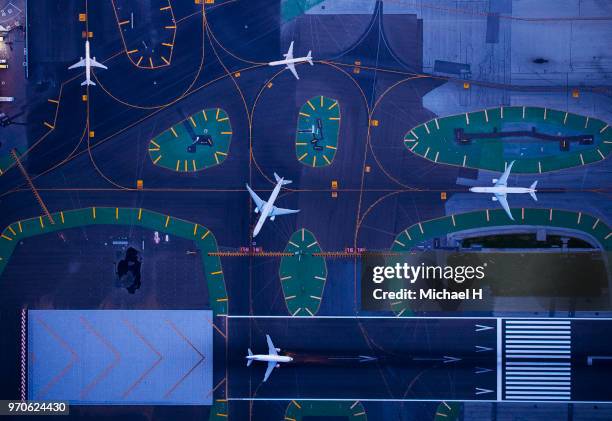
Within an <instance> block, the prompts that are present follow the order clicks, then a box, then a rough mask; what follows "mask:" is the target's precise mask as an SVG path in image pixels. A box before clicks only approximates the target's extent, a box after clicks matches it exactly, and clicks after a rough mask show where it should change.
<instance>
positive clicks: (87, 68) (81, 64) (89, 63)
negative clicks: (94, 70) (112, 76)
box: [68, 41, 108, 86]
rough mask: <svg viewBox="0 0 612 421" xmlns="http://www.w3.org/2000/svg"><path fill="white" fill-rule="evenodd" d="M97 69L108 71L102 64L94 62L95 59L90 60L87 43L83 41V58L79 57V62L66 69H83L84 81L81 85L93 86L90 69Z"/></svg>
mask: <svg viewBox="0 0 612 421" xmlns="http://www.w3.org/2000/svg"><path fill="white" fill-rule="evenodd" d="M92 66H93V67H99V68H100V69H108V67H106V66H105V65H103V64H100V63H98V62H97V61H96V58H95V57H94V58H91V57H90V55H89V41H85V58H83V57H81V60H80V61H79V62H78V63H75V64H73V65H72V66H70V67H69V68H68V69H76V68H77V67H85V81H84V82H83V83H81V86H83V85H93V86H95V85H96V84H95V83H93V82H92V81H91V67H92Z"/></svg>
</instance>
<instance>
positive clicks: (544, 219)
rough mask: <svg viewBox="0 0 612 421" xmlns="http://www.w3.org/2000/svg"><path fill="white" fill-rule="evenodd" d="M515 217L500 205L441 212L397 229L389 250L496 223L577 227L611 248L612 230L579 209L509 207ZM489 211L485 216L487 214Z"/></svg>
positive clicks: (398, 306) (398, 307)
mask: <svg viewBox="0 0 612 421" xmlns="http://www.w3.org/2000/svg"><path fill="white" fill-rule="evenodd" d="M512 213H513V214H514V215H516V217H515V219H516V220H515V221H512V220H510V219H508V216H507V215H506V213H505V212H504V211H503V210H502V209H495V210H489V211H488V212H487V211H476V212H468V213H462V214H457V215H453V216H444V217H442V218H437V219H431V220H428V221H423V222H419V223H416V224H414V225H411V226H410V227H408V228H406V229H405V230H404V231H402V232H401V233H399V234H398V235H397V236H396V237H395V240H394V241H393V244H392V246H391V250H392V251H409V250H411V249H412V248H413V247H415V246H417V245H418V244H419V243H421V242H423V241H426V240H430V239H432V238H436V237H443V236H446V235H447V234H450V233H453V232H459V231H464V230H470V229H476V228H491V227H496V226H512V225H519V226H520V225H537V226H550V227H559V228H568V229H573V230H579V231H582V232H584V233H586V234H590V235H591V236H593V237H594V238H595V239H597V241H599V243H600V244H601V245H602V247H603V248H604V250H612V231H611V229H610V227H609V226H608V225H606V224H605V223H604V222H602V221H601V220H599V219H598V218H596V217H594V216H592V215H589V214H586V213H582V212H572V211H563V210H552V212H551V210H550V209H524V212H523V209H522V208H516V209H512ZM487 215H488V217H487ZM391 309H392V310H393V312H395V313H396V314H398V315H400V316H410V315H412V314H413V313H412V311H411V310H410V308H409V307H407V305H406V303H405V302H403V301H398V302H395V303H392V305H391Z"/></svg>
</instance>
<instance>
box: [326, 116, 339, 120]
mask: <svg viewBox="0 0 612 421" xmlns="http://www.w3.org/2000/svg"><path fill="white" fill-rule="evenodd" d="M329 120H340V117H330V118H329Z"/></svg>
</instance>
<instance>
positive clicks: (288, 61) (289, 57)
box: [268, 41, 314, 80]
mask: <svg viewBox="0 0 612 421" xmlns="http://www.w3.org/2000/svg"><path fill="white" fill-rule="evenodd" d="M311 53H312V51H308V55H307V56H306V57H296V58H293V41H291V45H290V46H289V51H287V54H283V57H285V59H284V60H278V61H271V62H270V63H268V66H282V65H286V66H287V69H289V70H291V73H293V76H295V78H296V79H298V80H299V78H300V77H299V76H298V74H297V72H296V70H295V64H296V63H303V62H305V61H307V62H308V63H310V65H311V66H314V64H313V63H312V54H311Z"/></svg>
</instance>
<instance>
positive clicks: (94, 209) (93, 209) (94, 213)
mask: <svg viewBox="0 0 612 421" xmlns="http://www.w3.org/2000/svg"><path fill="white" fill-rule="evenodd" d="M91 214H92V215H93V219H96V208H95V207H94V208H91Z"/></svg>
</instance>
